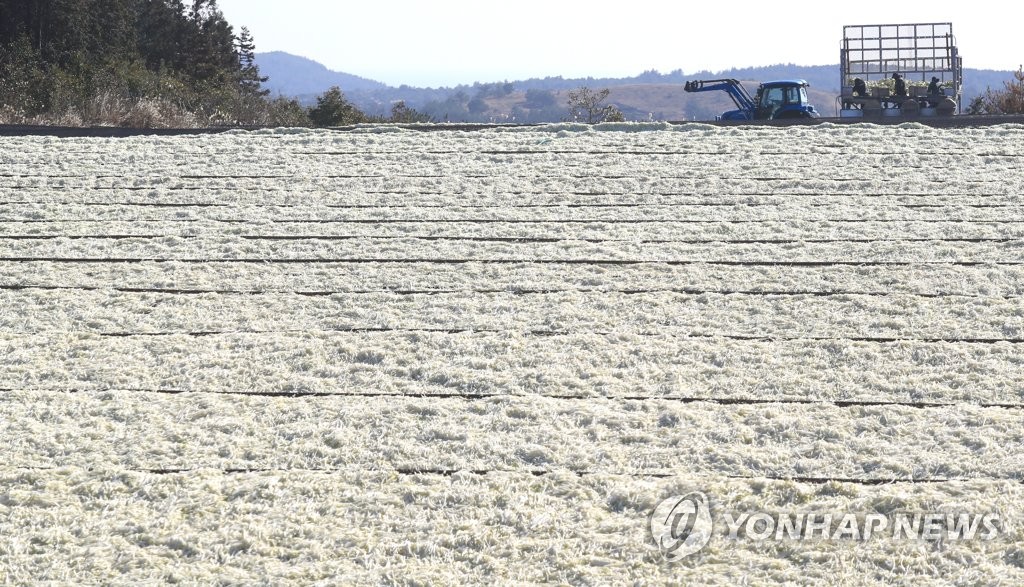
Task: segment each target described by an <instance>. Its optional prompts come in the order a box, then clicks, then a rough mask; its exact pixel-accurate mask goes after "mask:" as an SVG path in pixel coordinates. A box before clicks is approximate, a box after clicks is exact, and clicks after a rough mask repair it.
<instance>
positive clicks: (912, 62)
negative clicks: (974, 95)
mask: <svg viewBox="0 0 1024 587" xmlns="http://www.w3.org/2000/svg"><path fill="white" fill-rule="evenodd" d="M839 69H840V87H841V88H842V90H841V94H840V96H838V97H837V98H836V107H837V111H838V112H837V113H838V115H839V116H840V117H856V118H871V117H881V116H898V117H904V118H906V117H916V116H951V115H953V114H956V113H959V112H960V111H961V103H960V100H961V95H960V90H961V86H962V85H963V59H962V57H961V56H960V52H959V50H958V49H957V46H956V39H955V37H954V36H953V25H952V23H948V22H942V23H915V24H881V25H878V24H873V25H850V26H844V27H843V41H842V46H841V47H840V52H839Z"/></svg>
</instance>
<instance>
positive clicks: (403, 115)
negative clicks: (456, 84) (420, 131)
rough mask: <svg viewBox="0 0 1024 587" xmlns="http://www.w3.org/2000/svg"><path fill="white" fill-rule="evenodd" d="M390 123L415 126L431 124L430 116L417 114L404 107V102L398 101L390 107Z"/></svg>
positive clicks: (411, 109) (413, 110)
mask: <svg viewBox="0 0 1024 587" xmlns="http://www.w3.org/2000/svg"><path fill="white" fill-rule="evenodd" d="M391 122H399V123H405V124H415V123H423V122H431V120H430V115H428V114H424V113H422V112H418V111H416V110H415V109H413V108H409V107H408V106H406V105H405V101H404V100H399V101H398V102H395V104H394V106H392V107H391Z"/></svg>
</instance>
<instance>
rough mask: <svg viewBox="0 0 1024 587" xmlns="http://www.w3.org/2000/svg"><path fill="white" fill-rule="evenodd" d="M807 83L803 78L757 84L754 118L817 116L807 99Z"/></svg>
mask: <svg viewBox="0 0 1024 587" xmlns="http://www.w3.org/2000/svg"><path fill="white" fill-rule="evenodd" d="M807 86H808V83H807V82H805V81H804V80H802V79H800V80H781V81H774V82H765V83H763V84H761V85H760V86H758V88H757V95H756V96H755V98H754V100H755V102H756V103H757V112H756V114H755V118H757V119H758V120H769V119H777V118H817V116H818V113H817V112H816V111H815V110H814V106H811V105H810V104H809V103H808V101H807Z"/></svg>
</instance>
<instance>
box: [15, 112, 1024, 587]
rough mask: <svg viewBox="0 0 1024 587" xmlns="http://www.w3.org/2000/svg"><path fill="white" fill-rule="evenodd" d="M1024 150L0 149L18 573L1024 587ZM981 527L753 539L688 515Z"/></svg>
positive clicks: (498, 143) (891, 145)
mask: <svg viewBox="0 0 1024 587" xmlns="http://www.w3.org/2000/svg"><path fill="white" fill-rule="evenodd" d="M1022 157H1024V126H1021V125H1000V126H991V127H986V128H959V129H934V128H929V127H926V126H922V125H918V124H903V125H899V126H874V125H843V126H837V125H830V124H824V125H819V126H813V127H810V126H808V127H788V128H784V127H755V126H744V127H714V126H708V125H697V124H688V125H680V126H669V125H663V124H649V125H644V124H622V125H600V126H597V127H587V126H582V125H571V124H562V125H550V126H542V127H526V128H497V129H484V130H477V131H471V132H460V131H434V132H418V131H413V130H403V129H397V128H393V127H367V128H357V129H356V130H353V131H346V132H330V131H308V130H267V131H254V132H241V131H231V132H226V133H222V134H211V135H197V136H148V137H147V136H139V137H129V138H120V139H102V138H53V137H39V136H25V137H4V138H0V390H2V392H0V445H2V446H3V449H2V450H3V454H4V458H3V460H2V462H0V582H3V583H7V584H10V583H15V584H17V583H36V582H47V581H50V582H57V583H67V584H140V583H145V582H153V581H157V582H185V583H198V584H211V583H222V584H260V583H268V584H282V583H285V584H303V585H304V584H311V583H318V582H320V583H322V584H338V583H341V584H403V585H405V584H409V585H425V584H437V585H450V584H524V583H526V584H532V583H555V584H558V583H565V584H595V585H605V584H629V585H645V584H663V583H692V584H765V583H774V582H783V581H784V582H792V583H799V584H848V585H866V584H876V583H877V584H884V583H904V584H948V583H953V584H1006V585H1014V584H1021V583H1022V582H1024V531H1022V529H1021V526H1020V512H1021V507H1022V506H1024V491H1022V489H1024V485H1022V479H1024V452H1022V450H1021V447H1022V445H1024V419H1022V417H1021V416H1022V407H1024V344H1022V343H1024V167H1022ZM695 491H696V492H702V493H703V494H706V495H707V497H708V498H709V499H710V503H711V506H712V511H713V512H714V515H715V516H719V515H720V514H721V513H722V512H746V513H752V512H762V511H767V512H804V513H822V514H824V513H827V514H831V515H835V516H837V517H838V516H841V515H844V514H847V513H851V514H854V515H856V516H858V517H859V518H860V519H863V518H864V516H867V515H869V514H878V515H886V516H891V515H895V514H901V513H907V514H926V513H929V512H968V513H972V514H974V513H976V514H982V513H989V514H994V515H997V516H998V520H999V525H998V530H999V531H998V533H997V535H995V536H990V537H988V538H985V539H982V538H975V539H970V540H966V539H965V540H956V539H920V538H918V539H907V538H903V539H901V538H899V537H897V536H885V535H878V536H874V537H871V538H864V539H851V538H850V537H848V536H846V537H838V538H836V537H828V538H818V539H814V538H813V537H812V538H811V539H807V540H795V539H781V540H776V539H762V540H755V539H753V538H750V537H749V536H747V537H745V538H744V537H736V536H733V537H731V538H730V537H729V536H728V533H729V532H728V529H727V527H725V525H723V524H721V523H720V522H721V518H720V517H716V520H715V528H714V534H713V535H712V536H711V539H710V542H709V543H708V544H707V546H706V547H705V548H703V549H702V550H700V551H699V552H697V553H695V554H693V555H692V556H688V557H686V558H684V559H683V560H681V561H678V562H670V561H668V560H666V557H665V555H664V554H663V552H662V551H661V550H659V547H658V545H657V544H656V543H655V540H654V538H652V536H651V532H650V527H651V517H652V512H653V511H654V509H655V507H656V506H658V504H659V503H660V502H662V500H665V499H667V498H670V497H673V496H678V495H683V494H687V493H688V492H695Z"/></svg>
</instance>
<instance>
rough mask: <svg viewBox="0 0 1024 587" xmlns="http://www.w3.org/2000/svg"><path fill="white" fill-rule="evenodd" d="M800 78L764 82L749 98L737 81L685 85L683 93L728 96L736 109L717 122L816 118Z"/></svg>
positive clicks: (697, 82) (804, 83) (688, 83)
mask: <svg viewBox="0 0 1024 587" xmlns="http://www.w3.org/2000/svg"><path fill="white" fill-rule="evenodd" d="M808 85H809V84H808V83H807V82H805V81H804V80H802V79H794V80H780V81H774V82H764V83H763V84H761V85H760V86H758V87H757V94H756V95H755V96H751V95H750V93H748V92H747V90H746V88H744V87H743V84H741V83H740V82H739V80H735V79H711V80H693V81H688V82H686V85H685V86H684V87H683V89H684V90H686V91H687V92H714V91H719V90H721V91H723V92H725V93H726V94H728V95H729V97H730V98H731V99H732V102H733V104H735V105H736V110H729V111H728V112H725V113H724V114H722V115H721V116H719V117H718V119H719V120H771V119H773V118H817V117H818V112H817V111H816V110H815V109H814V106H811V105H810V104H809V103H808V102H807V86H808Z"/></svg>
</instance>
